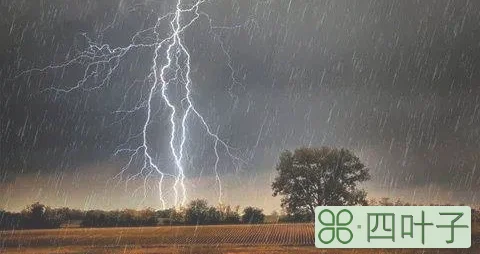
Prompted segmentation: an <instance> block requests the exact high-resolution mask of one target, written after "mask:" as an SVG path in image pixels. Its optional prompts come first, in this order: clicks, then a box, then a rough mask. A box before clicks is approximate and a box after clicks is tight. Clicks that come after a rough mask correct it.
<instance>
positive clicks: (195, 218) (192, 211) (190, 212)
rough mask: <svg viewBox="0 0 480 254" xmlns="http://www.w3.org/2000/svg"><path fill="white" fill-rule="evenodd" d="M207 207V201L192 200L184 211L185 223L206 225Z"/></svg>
mask: <svg viewBox="0 0 480 254" xmlns="http://www.w3.org/2000/svg"><path fill="white" fill-rule="evenodd" d="M208 212H209V207H208V203H207V200H205V199H196V200H192V201H191V202H190V203H189V204H188V206H187V208H186V210H185V223H187V224H192V225H201V224H205V223H206V219H207V216H208Z"/></svg>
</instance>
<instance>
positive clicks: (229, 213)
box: [218, 205, 240, 224]
mask: <svg viewBox="0 0 480 254" xmlns="http://www.w3.org/2000/svg"><path fill="white" fill-rule="evenodd" d="M239 209H240V207H239V206H236V207H235V208H233V209H232V207H231V206H230V205H219V207H218V211H219V212H220V223H223V224H237V223H240V215H239V214H238V210H239Z"/></svg>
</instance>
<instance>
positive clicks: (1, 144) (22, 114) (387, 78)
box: [0, 0, 480, 210]
mask: <svg viewBox="0 0 480 254" xmlns="http://www.w3.org/2000/svg"><path fill="white" fill-rule="evenodd" d="M189 4H191V2H186V3H185V7H186V6H188V5H189ZM479 4H480V3H478V2H477V1H395V2H394V1H338V0H335V1H297V0H295V1H209V2H206V3H203V4H201V5H200V8H199V12H201V13H204V14H207V15H208V16H209V17H210V20H209V19H208V18H207V17H206V15H203V14H202V15H201V16H200V17H199V19H198V20H196V21H195V23H193V24H192V25H191V26H190V27H188V28H187V29H186V30H185V31H184V32H183V33H182V35H181V37H182V39H183V42H184V44H185V46H186V47H187V49H188V51H189V53H190V56H191V70H192V73H191V79H192V85H191V87H192V98H193V100H194V102H195V105H196V107H197V109H198V110H199V112H201V114H202V115H203V116H204V117H205V120H206V122H207V123H208V125H209V126H211V128H212V129H213V131H216V130H217V129H218V135H219V137H220V138H221V139H222V140H224V141H225V142H226V143H228V144H229V145H231V146H232V147H233V148H232V151H233V154H234V155H236V156H238V157H240V158H242V159H244V160H245V161H247V163H245V164H242V165H239V164H237V163H234V162H232V159H231V158H230V157H229V156H228V155H227V154H226V152H225V150H224V149H223V148H219V156H220V161H219V164H218V172H219V175H220V178H221V179H222V180H223V182H224V195H223V199H224V200H223V201H224V202H226V203H232V204H240V205H246V204H249V203H253V204H254V205H258V206H262V207H265V208H266V209H267V210H271V209H277V208H278V207H277V206H278V200H276V199H273V198H272V197H271V191H270V190H269V184H270V182H271V179H272V177H274V172H273V168H274V166H275V164H276V160H277V158H278V155H279V153H280V152H281V151H282V150H285V149H294V148H295V147H299V146H322V145H327V146H335V147H345V148H348V149H351V150H353V151H354V152H355V153H356V154H357V155H358V156H360V158H361V159H362V160H363V161H365V163H366V164H367V165H368V166H369V167H370V168H371V170H372V175H373V179H372V181H371V182H370V183H369V184H368V186H367V187H368V188H369V190H370V192H371V193H372V195H373V196H375V195H376V196H378V195H381V196H385V195H391V196H403V197H405V198H409V199H415V198H416V196H417V195H418V196H419V198H421V199H424V200H435V199H438V200H447V201H448V202H454V201H455V202H457V201H461V202H467V203H472V204H476V203H478V198H477V196H476V194H477V193H478V190H479V187H480V170H477V162H480V161H479V159H480V158H479V156H480V141H479V138H480V127H479V126H480V125H479V124H480V109H479V106H480V98H479V96H480V85H479V81H480V69H479V67H480V66H479V65H480V30H479V28H480V13H479V12H480V8H479V7H480V6H479ZM174 9H175V2H174V1H140V0H139V1H112V0H108V1H80V0H78V1H72V0H67V1H28V0H25V1H9V0H7V1H1V2H0V34H1V39H0V190H3V191H2V192H1V193H2V194H0V206H2V204H4V205H3V206H4V207H6V208H10V209H19V208H22V207H23V206H25V205H26V204H27V203H28V202H31V201H35V200H39V201H41V202H44V203H47V204H50V205H53V206H59V205H70V206H75V207H83V208H90V207H100V208H119V207H125V206H130V207H138V206H146V205H149V206H152V207H158V192H156V191H155V190H154V186H155V178H158V175H152V176H151V177H150V178H149V179H148V180H147V182H148V184H147V185H148V186H152V188H151V189H150V187H147V190H146V191H145V193H146V194H144V192H143V191H144V190H143V189H142V190H139V189H138V188H140V189H141V188H143V187H144V185H143V178H141V179H137V180H133V181H132V182H131V183H129V184H128V186H127V187H125V188H124V189H122V188H123V186H124V185H123V184H120V185H121V186H122V188H120V189H122V191H117V189H116V188H119V187H118V186H116V187H115V186H114V185H112V184H111V183H110V182H109V181H108V180H111V179H112V178H113V177H114V176H115V175H116V174H117V173H118V172H120V171H121V170H122V167H123V166H124V165H125V164H126V163H127V162H128V159H129V157H128V156H127V155H126V154H120V155H119V156H113V155H114V153H115V151H116V150H117V149H118V148H119V147H129V148H135V147H137V146H138V142H139V140H138V139H135V138H134V139H132V140H130V141H128V139H129V137H132V136H135V135H136V134H138V133H139V132H140V131H141V128H142V126H143V124H144V121H145V118H146V113H145V112H146V111H145V110H144V108H142V109H140V110H137V111H135V112H134V113H132V114H125V113H121V112H117V113H115V112H116V111H118V110H131V109H133V108H135V107H136V106H138V105H142V104H141V103H142V102H143V101H144V100H145V98H146V96H147V94H148V89H149V87H150V86H151V83H149V82H143V81H144V80H145V78H146V76H147V75H148V74H149V73H150V71H151V66H152V61H151V59H152V55H153V53H154V52H153V48H139V49H135V50H131V51H129V52H128V53H127V54H125V55H124V56H123V57H122V58H121V59H120V61H118V62H116V60H113V61H112V62H110V65H109V66H110V67H109V68H111V66H114V65H115V66H116V65H117V64H118V66H117V67H116V69H115V70H114V71H113V72H112V73H111V75H110V77H111V79H109V80H108V82H106V83H105V84H104V85H103V86H101V87H100V88H98V89H95V90H92V91H86V90H88V89H91V88H94V87H96V86H98V85H99V84H100V83H101V81H102V80H103V78H105V77H106V76H105V75H106V74H108V73H109V68H105V69H101V68H100V69H97V71H98V73H99V75H98V77H97V79H96V80H95V79H89V80H88V81H87V82H85V83H84V84H82V87H83V88H85V89H84V90H82V89H77V90H73V91H72V92H69V93H56V92H55V91H53V90H51V89H50V90H48V88H59V89H68V88H71V87H74V86H76V85H77V84H78V83H77V82H78V81H79V80H81V78H82V75H83V74H84V70H85V64H88V63H87V62H83V64H84V65H83V67H82V65H80V64H75V65H69V66H68V67H66V68H57V69H47V70H45V71H32V72H27V73H24V74H23V75H20V76H17V75H19V74H21V73H22V71H25V70H29V69H32V68H44V67H45V66H48V65H50V64H60V63H63V62H66V61H69V60H71V59H74V58H75V57H76V56H78V55H79V54H81V52H84V51H85V50H86V49H87V47H88V46H89V45H92V43H97V44H98V45H102V44H105V45H106V44H108V45H109V46H110V48H115V47H127V46H128V45H129V44H130V43H131V38H132V37H133V36H134V35H135V33H137V32H138V31H140V30H143V29H146V28H149V27H152V26H154V25H155V22H156V21H157V19H158V18H159V17H161V16H163V15H165V14H167V13H169V12H172V11H173V10H174ZM192 17H193V14H192V13H186V14H185V16H184V20H189V19H191V18H192ZM210 21H211V23H210ZM212 26H213V28H212ZM226 27H233V28H230V29H227V28H226ZM157 33H158V34H159V36H160V37H161V38H164V37H168V34H169V29H168V19H166V20H165V21H164V22H163V23H162V25H160V26H159V29H158V31H157ZM153 36H154V33H152V32H151V31H150V32H146V33H144V34H142V37H141V38H140V39H138V41H141V42H143V43H151V42H152V41H154V37H153ZM86 38H89V40H90V41H88V39H86ZM138 41H136V42H138ZM89 43H90V44H89ZM222 47H223V48H222ZM104 50H105V49H104ZM224 51H225V52H226V53H227V54H225V52H224ZM102 52H103V53H104V52H105V51H101V50H100V51H98V52H97V53H98V54H100V53H102ZM182 59H183V58H182ZM183 60H184V59H183ZM104 67H105V66H104ZM232 75H233V79H234V80H235V82H234V81H232ZM172 86H173V85H172ZM45 89H47V90H45ZM171 89H172V90H173V92H171V96H172V98H175V102H176V103H177V104H176V105H182V104H181V103H182V102H180V100H181V97H180V95H181V94H182V90H181V88H178V84H177V85H175V86H173V87H172V88H171ZM175 91H176V92H175ZM153 101H154V102H153V104H152V107H153V111H152V112H153V113H152V114H153V117H152V123H151V124H150V126H149V131H148V140H149V146H150V147H151V149H152V150H151V151H152V155H153V157H154V160H155V163H157V164H158V165H161V166H162V170H164V171H165V172H167V173H170V174H174V173H175V169H174V168H175V166H174V164H173V160H172V155H171V153H170V150H169V144H168V142H169V133H170V127H169V126H170V125H169V122H168V116H169V111H168V109H167V108H166V105H165V103H163V102H162V100H161V97H160V94H159V93H157V94H156V95H155V96H154V98H153ZM187 133H188V140H187V143H186V144H185V154H186V156H185V158H184V161H183V162H184V166H185V174H186V178H187V179H186V182H187V187H188V189H187V190H188V192H189V193H190V195H189V197H191V198H193V197H206V198H208V199H209V200H210V201H211V202H212V203H215V202H216V201H217V196H218V190H217V187H216V185H215V184H216V181H215V178H214V175H215V174H214V170H213V169H214V164H215V161H216V159H215V153H214V140H213V139H212V138H211V137H210V136H209V135H207V133H206V132H205V129H204V128H203V126H202V124H201V122H200V121H199V120H198V119H197V118H192V120H191V121H189V122H188V132H187ZM126 141H128V142H126ZM122 144H124V146H120V145H122ZM136 162H137V163H136V164H135V163H134V164H133V166H132V167H129V168H128V170H127V171H126V172H125V175H126V176H127V177H128V176H129V175H132V174H135V173H138V170H139V168H141V167H140V166H139V165H137V164H138V163H139V161H136ZM150 181H153V183H150ZM166 181H167V182H166V183H165V188H166V189H169V188H171V186H170V187H167V186H169V185H171V184H172V182H171V181H170V180H166ZM134 190H137V191H138V193H139V194H137V192H134ZM132 193H133V194H132ZM166 195H167V196H168V195H170V196H171V193H169V194H168V193H167V194H166ZM452 200H453V201H452Z"/></svg>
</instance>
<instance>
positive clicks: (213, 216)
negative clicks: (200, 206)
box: [203, 206, 222, 225]
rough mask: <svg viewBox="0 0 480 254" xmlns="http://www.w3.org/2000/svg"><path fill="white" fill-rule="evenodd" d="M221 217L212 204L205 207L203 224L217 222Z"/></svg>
mask: <svg viewBox="0 0 480 254" xmlns="http://www.w3.org/2000/svg"><path fill="white" fill-rule="evenodd" d="M221 219H222V215H221V213H220V212H219V211H218V210H217V209H216V208H215V207H213V206H211V207H209V208H208V209H207V216H206V217H205V221H204V223H203V224H210V225H212V224H219V223H220V221H221Z"/></svg>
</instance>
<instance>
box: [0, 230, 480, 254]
mask: <svg viewBox="0 0 480 254" xmlns="http://www.w3.org/2000/svg"><path fill="white" fill-rule="evenodd" d="M313 230H314V228H313V224H268V225H252V226H248V225H228V226H198V227H195V226H174V227H171V226H162V227H143V228H92V229H83V228H73V229H72V228H69V229H53V230H20V231H3V232H0V253H339V254H344V253H359V254H367V253H374V254H380V253H405V254H406V253H432V254H433V253H442V254H450V253H469V254H470V253H471V254H477V253H480V246H479V245H480V235H479V234H476V233H475V234H474V235H473V238H472V248H470V249H463V250H434V249H430V250H428V249H426V250H371V249H364V250H353V249H349V250H347V249H345V250H328V251H327V250H320V249H316V248H315V247H314V236H313ZM475 232H477V231H475Z"/></svg>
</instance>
